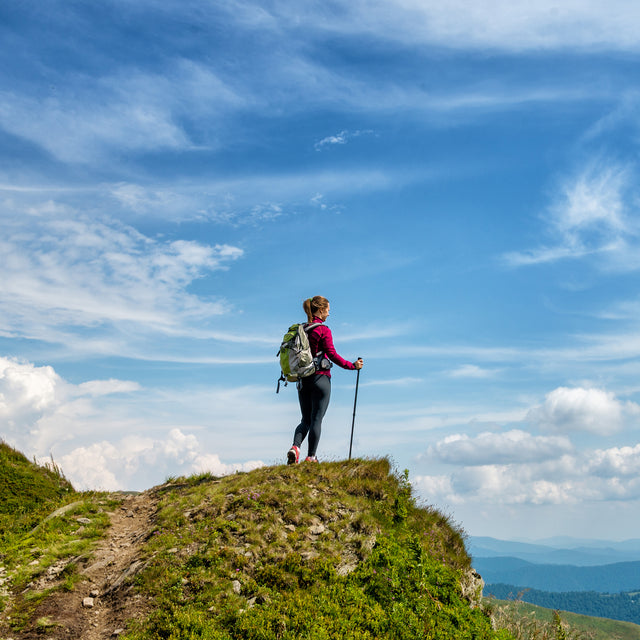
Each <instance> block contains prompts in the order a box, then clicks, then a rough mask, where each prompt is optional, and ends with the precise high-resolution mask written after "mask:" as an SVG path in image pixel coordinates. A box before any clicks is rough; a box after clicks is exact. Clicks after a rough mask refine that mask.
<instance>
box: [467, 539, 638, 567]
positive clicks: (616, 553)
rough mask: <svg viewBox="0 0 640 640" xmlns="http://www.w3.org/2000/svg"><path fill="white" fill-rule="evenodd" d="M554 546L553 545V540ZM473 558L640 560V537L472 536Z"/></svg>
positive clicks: (584, 562) (586, 562)
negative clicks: (514, 538)
mask: <svg viewBox="0 0 640 640" xmlns="http://www.w3.org/2000/svg"><path fill="white" fill-rule="evenodd" d="M552 542H553V543H554V544H555V546H552V544H551V543H552ZM467 548H468V550H469V553H470V554H471V556H472V557H473V558H494V557H511V558H520V559H521V560H526V561H527V562H531V563H533V564H557V565H576V566H598V565H605V564H613V563H617V562H632V561H636V560H640V540H637V539H636V540H626V541H624V542H613V541H605V540H582V539H581V540H578V539H575V538H550V539H548V540H544V541H536V542H517V541H508V540H497V539H496V538H489V537H481V536H472V537H471V538H470V539H469V541H468V544H467Z"/></svg>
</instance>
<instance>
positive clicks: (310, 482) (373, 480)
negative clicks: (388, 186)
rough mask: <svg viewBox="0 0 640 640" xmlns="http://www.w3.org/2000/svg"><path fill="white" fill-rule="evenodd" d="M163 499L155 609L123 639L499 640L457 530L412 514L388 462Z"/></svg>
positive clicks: (145, 579) (428, 513)
mask: <svg viewBox="0 0 640 640" xmlns="http://www.w3.org/2000/svg"><path fill="white" fill-rule="evenodd" d="M164 493H165V495H164V496H163V499H162V501H161V503H160V505H159V509H158V518H157V525H158V526H157V530H156V531H155V535H154V536H153V539H152V540H151V542H150V545H149V549H148V551H149V553H150V554H152V556H153V560H152V561H151V563H150V565H149V567H148V568H147V570H146V571H145V572H144V574H143V575H141V576H140V577H139V588H140V589H141V592H144V593H147V594H152V596H153V598H154V599H155V601H156V603H157V608H156V609H155V610H154V611H153V612H152V613H151V615H150V616H149V617H148V618H147V619H146V620H145V621H144V622H142V623H139V624H138V625H136V628H135V629H134V631H133V632H132V634H131V636H130V638H132V640H133V639H135V640H147V639H148V640H151V639H152V638H158V637H160V638H171V639H176V640H177V639H178V638H185V637H193V638H196V637H197V638H205V639H206V638H212V639H213V638H215V639H223V638H225V639H227V638H256V639H257V638H261V639H266V638H274V639H275V638H292V639H293V638H301V637H304V638H310V639H314V638H318V639H320V638H362V639H365V638H371V639H374V638H407V639H410V638H429V637H433V638H441V639H443V640H444V639H448V638H451V640H454V639H455V640H459V639H462V638H477V639H480V638H495V637H497V636H496V634H495V632H494V631H493V630H492V628H491V624H490V621H489V619H488V618H487V616H486V615H485V614H484V613H483V612H482V611H481V610H480V609H479V608H475V609H474V608H471V607H470V606H469V603H468V601H467V600H465V598H464V597H463V594H462V588H461V586H460V583H461V580H463V579H464V578H463V577H464V576H465V574H466V573H467V572H468V571H469V569H470V561H469V557H468V556H467V554H466V551H465V548H464V543H463V539H462V535H461V532H460V531H459V530H458V529H457V528H456V527H454V526H452V525H451V523H449V522H448V521H447V519H446V518H444V517H443V516H442V515H441V514H440V513H438V512H436V511H435V510H432V509H428V508H422V509H420V508H418V507H417V506H416V505H415V504H414V501H413V500H412V498H411V491H410V486H409V483H408V481H407V479H406V477H405V476H397V475H395V474H393V473H391V472H390V466H389V462H388V461H387V460H375V461H367V462H364V461H352V462H340V463H337V462H336V463H328V464H322V465H310V464H303V465H298V466H291V467H284V466H283V467H271V468H263V469H258V470H256V471H253V472H251V473H249V474H240V475H235V476H232V477H228V478H224V479H221V480H215V479H213V478H207V477H204V478H196V479H190V480H183V481H180V482H176V483H174V485H173V486H169V487H167V488H165V489H164ZM475 595H476V596H477V595H478V594H475Z"/></svg>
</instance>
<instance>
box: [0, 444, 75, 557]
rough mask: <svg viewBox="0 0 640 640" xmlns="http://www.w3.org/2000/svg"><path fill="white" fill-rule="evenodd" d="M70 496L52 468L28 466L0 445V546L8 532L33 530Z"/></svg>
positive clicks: (66, 484) (68, 486) (65, 483)
mask: <svg viewBox="0 0 640 640" xmlns="http://www.w3.org/2000/svg"><path fill="white" fill-rule="evenodd" d="M73 493H74V492H73V487H72V486H71V484H70V483H69V482H68V481H67V480H66V479H65V478H64V477H63V476H62V474H61V473H60V471H59V470H58V469H57V468H56V467H55V465H53V464H51V465H50V466H40V465H37V464H35V463H34V462H30V461H29V460H27V458H26V457H25V456H24V455H23V454H22V453H20V452H18V451H16V450H15V449H13V448H11V447H10V446H9V445H7V444H6V443H4V442H2V441H0V544H2V542H3V541H4V537H5V535H7V534H8V532H9V531H11V532H17V531H22V530H29V529H31V528H33V527H34V526H35V525H36V524H37V523H38V522H40V520H41V519H42V517H43V515H44V514H46V513H49V512H50V511H52V510H53V509H54V508H55V507H56V506H59V505H61V504H63V503H64V502H65V501H68V500H69V499H70V497H72V496H73Z"/></svg>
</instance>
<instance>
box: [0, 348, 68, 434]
mask: <svg viewBox="0 0 640 640" xmlns="http://www.w3.org/2000/svg"><path fill="white" fill-rule="evenodd" d="M60 383H61V379H60V377H59V376H58V375H57V374H56V372H55V371H54V370H53V368H52V367H36V366H34V365H33V364H31V363H25V362H19V361H17V360H12V359H9V358H3V357H0V417H1V418H2V419H3V421H5V424H6V425H7V426H8V427H9V429H11V430H13V429H15V430H16V431H18V430H21V429H23V428H25V427H27V428H28V424H27V422H28V421H29V420H31V419H33V418H34V417H37V416H39V415H42V414H43V413H44V412H46V411H48V410H49V409H50V408H51V407H53V406H55V404H56V401H57V398H56V390H57V388H58V386H59V385H60ZM5 428H6V427H5Z"/></svg>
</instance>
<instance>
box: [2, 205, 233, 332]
mask: <svg viewBox="0 0 640 640" xmlns="http://www.w3.org/2000/svg"><path fill="white" fill-rule="evenodd" d="M58 211H59V208H58V207H56V206H55V204H54V203H47V204H45V206H44V207H40V208H38V209H32V210H31V213H30V215H28V216H24V215H23V216H22V217H21V218H19V219H18V220H15V219H10V218H9V217H8V216H3V217H2V218H1V220H2V222H3V237H2V239H0V250H1V251H2V253H3V256H4V259H3V261H2V263H1V264H0V302H1V303H2V312H0V317H1V318H2V323H3V325H4V328H5V331H11V332H13V333H15V334H16V335H26V336H29V337H36V338H46V337H47V334H48V333H49V332H55V331H56V330H58V329H60V328H61V327H64V326H65V325H72V326H76V327H91V328H94V329H99V328H101V327H102V328H103V329H105V328H106V327H117V326H123V325H139V326H143V327H144V328H145V331H151V330H153V331H159V332H163V333H169V334H171V333H180V332H185V331H186V329H185V326H186V325H188V323H189V322H191V321H193V320H197V319H202V318H206V317H211V316H216V315H220V314H222V313H224V312H225V310H226V306H225V303H224V302H221V301H211V300H205V299H201V298H199V297H197V296H195V295H193V294H191V293H188V292H187V287H188V286H189V285H190V284H191V283H192V282H193V281H195V280H197V279H199V278H201V277H203V276H204V275H206V274H207V273H209V272H211V271H215V270H220V269H226V268H227V265H228V264H230V263H231V262H233V261H234V260H237V259H238V258H239V257H241V256H242V254H243V252H242V250H241V249H239V248H237V247H233V246H229V245H225V244H219V245H214V246H210V245H203V244H200V243H198V242H194V241H186V240H176V241H162V240H157V239H152V238H149V237H147V236H144V235H143V234H141V233H139V232H138V231H137V230H135V229H134V228H133V227H131V226H128V225H124V224H120V223H117V222H114V221H111V220H108V219H103V220H91V219H88V218H86V217H85V216H82V215H75V216H74V215H71V214H70V212H68V211H66V210H65V211H64V213H63V215H55V213H57V212H58Z"/></svg>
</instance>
